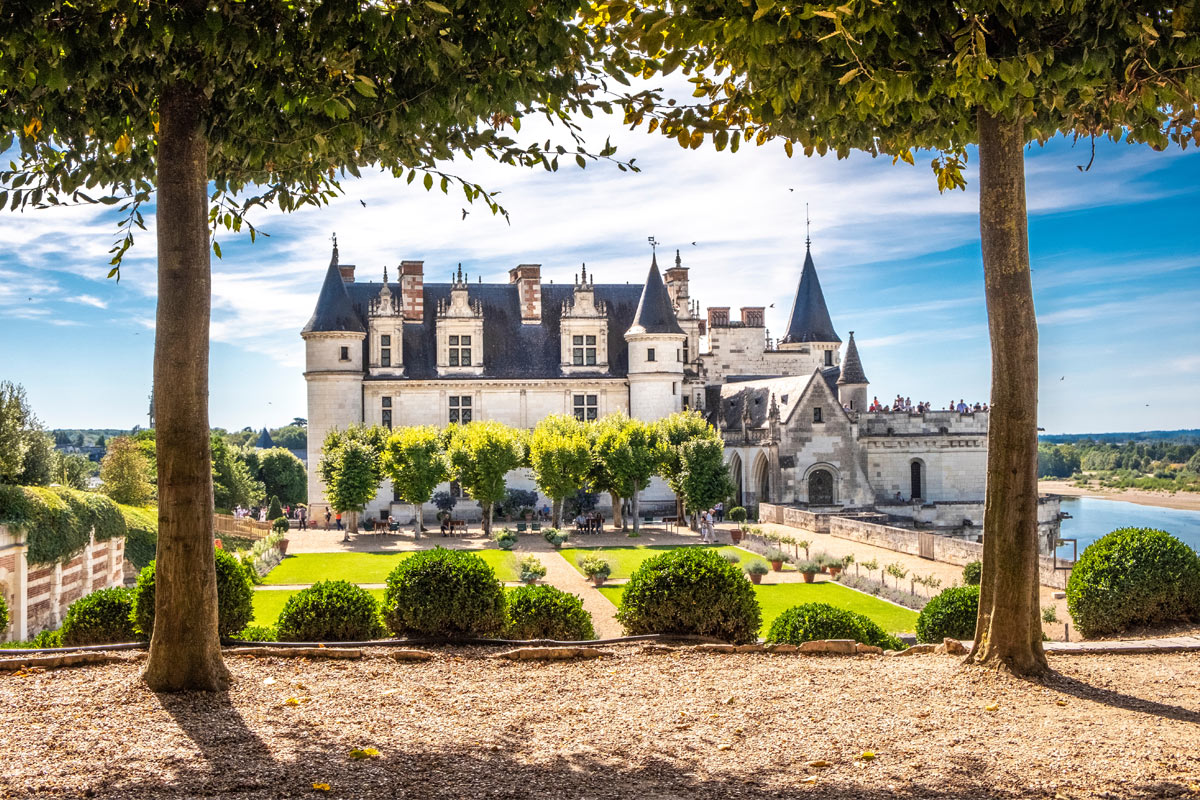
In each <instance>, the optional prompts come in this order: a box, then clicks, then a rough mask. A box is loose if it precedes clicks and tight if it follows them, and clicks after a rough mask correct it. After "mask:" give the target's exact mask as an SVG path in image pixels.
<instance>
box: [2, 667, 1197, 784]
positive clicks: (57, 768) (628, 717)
mask: <svg viewBox="0 0 1200 800" xmlns="http://www.w3.org/2000/svg"><path fill="white" fill-rule="evenodd" d="M489 652H491V651H484V650H477V649H464V648H460V649H444V650H439V651H438V656H437V658H436V659H434V660H433V661H429V662H424V663H397V662H396V661H394V660H392V659H391V658H389V657H388V655H387V652H386V651H385V650H381V649H376V650H372V651H368V657H367V658H364V659H363V660H361V661H353V662H335V661H324V660H317V661H308V660H303V659H273V658H258V659H255V658H250V657H240V656H239V657H229V658H228V663H229V666H230V669H231V671H232V672H233V675H234V678H235V683H234V687H233V689H232V690H231V691H230V692H228V693H221V694H191V695H176V696H166V695H162V696H160V695H155V694H154V693H152V692H150V691H148V690H146V689H145V688H144V687H143V686H142V685H141V683H140V680H139V671H140V669H141V667H142V664H143V662H142V660H141V659H140V658H139V657H136V656H132V657H130V660H129V661H128V662H125V663H120V664H115V665H107V666H96V667H81V668H70V669H62V670H56V671H49V672H40V673H33V674H26V675H23V676H15V675H6V676H0V765H2V769H0V797H4V798H9V797H12V798H44V797H101V798H183V797H188V798H191V797H246V798H307V797H339V798H393V797H396V798H451V797H453V798H530V797H538V798H542V797H544V798H598V799H599V798H603V799H604V800H610V799H611V798H656V799H657V798H668V799H669V798H685V797H686V798H725V797H747V798H749V797H769V798H776V797H778V798H784V797H787V798H796V797H818V798H831V799H832V798H869V799H870V800H882V799H883V798H905V799H907V798H912V799H913V800H916V798H938V799H939V800H940V799H946V800H948V799H949V798H976V797H980V798H984V797H988V798H990V797H996V798H1083V797H1103V798H1114V799H1115V798H1122V799H1124V798H1149V797H1189V798H1190V797H1195V798H1200V658H1198V657H1197V656H1196V654H1179V655H1146V656H1072V657H1054V658H1052V665H1053V666H1054V667H1055V669H1056V670H1057V672H1055V673H1054V674H1053V675H1051V676H1050V677H1049V678H1048V679H1046V680H1045V681H1044V682H1030V681H1023V680H1019V679H1014V678H1011V677H1007V676H1003V675H998V674H996V673H993V672H990V671H984V670H980V669H975V668H965V667H962V666H961V665H960V664H959V661H958V659H955V658H951V657H947V656H935V655H924V656H911V657H904V658H882V657H859V658H840V657H801V656H785V655H778V656H772V655H766V654H742V655H734V656H729V655H711V654H701V653H697V652H694V651H690V650H687V651H676V652H671V653H651V652H645V651H643V650H641V649H639V648H636V647H623V648H613V649H612V651H611V652H612V655H611V656H606V657H604V658H601V659H599V660H595V661H587V662H577V663H554V664H545V663H521V662H508V661H499V660H493V659H489V658H487V657H486V655H487V654H488V653H489ZM289 700H290V701H291V702H289ZM355 748H360V749H366V748H375V749H376V750H377V751H378V755H371V754H370V753H368V754H366V757H365V758H362V759H360V760H356V759H354V758H352V757H351V751H352V750H353V749H355ZM867 751H869V752H870V753H873V754H874V757H873V758H870V757H866V758H864V754H865V753H867ZM360 755H363V754H361V753H360ZM326 786H327V787H328V788H326Z"/></svg>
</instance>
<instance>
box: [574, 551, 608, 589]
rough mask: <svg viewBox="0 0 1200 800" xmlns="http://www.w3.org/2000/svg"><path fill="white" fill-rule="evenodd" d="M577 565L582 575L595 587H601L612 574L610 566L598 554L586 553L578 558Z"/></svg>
mask: <svg viewBox="0 0 1200 800" xmlns="http://www.w3.org/2000/svg"><path fill="white" fill-rule="evenodd" d="M578 563H579V568H580V569H581V570H583V574H584V575H586V576H588V578H590V579H591V581H592V583H593V584H595V585H596V586H603V585H604V581H605V580H607V579H608V576H609V575H611V574H612V564H609V563H608V561H607V560H605V558H604V557H603V556H601V555H600V554H599V553H586V554H584V555H582V556H580V557H579V561H578Z"/></svg>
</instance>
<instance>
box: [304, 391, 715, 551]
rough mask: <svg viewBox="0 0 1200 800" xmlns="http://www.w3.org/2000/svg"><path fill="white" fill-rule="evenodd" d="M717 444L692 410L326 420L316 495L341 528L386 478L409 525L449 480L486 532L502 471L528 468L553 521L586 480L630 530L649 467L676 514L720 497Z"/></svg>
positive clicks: (502, 487) (353, 521)
mask: <svg viewBox="0 0 1200 800" xmlns="http://www.w3.org/2000/svg"><path fill="white" fill-rule="evenodd" d="M724 449H725V446H724V443H723V442H722V440H721V436H720V434H719V433H718V432H717V431H716V430H715V429H714V428H713V427H712V426H711V425H709V424H708V423H707V422H705V420H704V418H703V417H702V416H701V415H700V414H699V413H697V412H695V411H681V412H679V413H676V414H672V415H671V416H669V417H666V418H664V419H661V420H659V421H657V422H642V421H641V420H637V419H630V418H629V417H627V416H625V415H624V414H609V415H608V416H605V417H602V418H600V419H598V420H594V421H591V422H583V421H581V420H578V419H575V418H574V417H569V416H559V415H556V416H549V417H546V418H545V419H543V420H542V421H541V422H539V423H538V425H537V427H535V428H534V429H533V430H531V431H524V430H520V429H517V428H511V427H509V426H507V425H504V424H503V423H500V422H494V421H477V422H470V423H467V424H466V425H450V426H449V427H447V428H442V429H439V428H435V427H432V426H414V427H405V428H397V429H394V430H388V429H386V428H381V427H378V426H367V425H355V426H351V427H349V428H346V429H345V430H337V429H335V430H333V431H330V432H329V434H328V435H327V436H326V437H325V441H324V444H323V446H322V448H321V461H320V464H319V466H318V469H319V470H320V474H321V479H322V480H323V481H324V482H325V498H326V500H327V501H328V502H329V505H330V506H331V507H332V508H333V509H334V510H335V511H339V512H342V513H347V514H349V515H350V526H349V527H350V530H355V529H357V527H358V514H359V513H361V512H362V510H363V509H364V508H365V507H366V505H367V504H368V503H369V502H371V500H373V499H374V498H375V495H376V494H377V492H378V491H379V486H380V484H381V483H382V482H383V481H384V480H385V479H386V480H390V481H391V482H392V487H393V489H394V491H395V493H396V496H398V497H400V498H401V499H403V500H404V502H406V503H411V504H412V505H413V507H414V508H413V510H414V512H415V517H416V522H415V526H416V530H417V531H418V533H419V532H420V530H421V519H422V516H423V513H424V504H425V503H427V502H429V500H430V498H431V497H432V495H433V492H434V490H435V489H436V488H437V487H438V485H439V484H441V483H444V482H445V481H448V480H454V481H457V482H458V483H459V485H460V486H461V487H462V489H463V491H464V492H465V493H466V494H468V495H469V496H470V497H472V498H473V499H474V500H476V501H477V502H478V503H479V505H480V507H481V508H482V509H483V526H484V530H485V531H486V532H488V533H490V532H491V521H492V508H493V506H494V505H495V504H496V503H497V502H499V501H501V500H503V499H504V494H505V491H506V489H507V486H506V483H505V480H506V477H507V475H508V474H509V473H510V472H512V471H513V470H516V469H521V468H528V469H529V470H530V471H531V472H532V473H533V477H534V480H535V481H536V482H537V486H538V488H539V489H540V490H541V491H542V493H543V494H545V495H546V496H547V497H548V498H550V500H551V502H552V504H553V524H554V525H556V526H561V525H562V507H563V501H564V500H565V499H566V498H568V497H571V496H573V495H574V494H575V493H576V492H578V491H579V490H580V489H586V490H587V491H591V492H597V493H601V492H603V493H607V494H608V495H609V496H611V498H612V505H613V524H614V525H616V526H617V527H620V528H622V529H624V528H625V522H624V520H623V519H622V516H621V503H622V501H623V500H629V501H630V502H631V504H632V511H633V528H634V530H635V531H636V530H637V529H638V528H639V514H638V498H639V495H640V493H641V491H642V490H643V489H645V488H646V487H647V486H649V485H650V480H651V478H653V477H654V476H656V475H657V476H659V477H661V478H662V479H663V480H664V481H666V482H667V485H668V486H670V488H671V491H673V492H674V493H675V497H676V508H677V511H678V512H680V513H681V515H682V512H683V511H684V510H685V509H686V510H687V511H692V512H694V511H698V510H700V509H703V508H708V507H711V506H713V505H715V504H716V503H718V502H720V501H722V500H724V499H725V498H727V497H729V495H730V494H732V493H733V491H734V486H733V482H732V480H730V477H729V472H728V470H727V469H726V466H725V462H724Z"/></svg>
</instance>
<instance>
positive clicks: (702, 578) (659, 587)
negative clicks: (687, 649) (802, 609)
mask: <svg viewBox="0 0 1200 800" xmlns="http://www.w3.org/2000/svg"><path fill="white" fill-rule="evenodd" d="M617 620H618V621H620V622H621V624H622V625H624V626H625V630H626V631H627V632H628V633H629V634H631V635H638V634H644V633H674V634H695V635H699V636H713V637H716V638H718V639H721V640H723V641H727V642H735V643H739V644H741V643H747V642H753V641H755V640H757V638H758V628H759V625H760V624H761V623H762V610H761V609H760V608H759V607H758V598H757V597H756V596H755V594H754V589H753V588H752V587H751V585H750V583H749V581H747V580H746V579H745V578H743V577H742V571H741V570H740V569H738V568H737V567H736V566H734V565H733V564H730V563H729V562H728V561H726V560H725V559H723V558H721V557H720V556H719V555H717V554H716V552H714V551H712V550H707V549H700V548H690V547H686V548H679V549H676V550H669V551H667V552H666V553H663V554H662V555H660V556H655V557H654V558H650V559H647V560H646V561H644V562H642V565H641V566H640V567H638V568H637V570H636V571H635V572H634V573H633V576H632V577H631V578H630V579H629V583H628V584H626V585H625V593H624V595H622V597H621V607H620V608H619V609H618V610H617Z"/></svg>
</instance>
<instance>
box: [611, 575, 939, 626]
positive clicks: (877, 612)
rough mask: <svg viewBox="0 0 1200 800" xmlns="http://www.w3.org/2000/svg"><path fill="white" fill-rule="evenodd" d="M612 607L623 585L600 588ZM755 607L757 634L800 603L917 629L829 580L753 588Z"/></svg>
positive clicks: (911, 620) (906, 614) (892, 609)
mask: <svg viewBox="0 0 1200 800" xmlns="http://www.w3.org/2000/svg"><path fill="white" fill-rule="evenodd" d="M600 591H601V592H603V593H604V596H605V597H607V598H608V599H609V600H611V601H612V603H613V605H616V606H619V605H620V604H621V595H622V593H623V592H624V591H625V588H624V587H623V586H605V587H603V588H601V589H600ZM754 593H755V594H757V595H758V604H759V605H760V606H761V607H762V619H763V622H762V629H761V630H760V631H759V634H760V635H762V636H766V635H767V630H768V629H769V628H770V627H771V622H773V621H774V619H775V618H776V617H777V616H779V615H780V614H781V613H783V612H784V611H786V610H787V609H789V608H791V607H792V606H798V605H801V604H802V603H828V604H829V605H831V606H836V607H838V608H845V609H848V610H850V611H857V612H858V613H859V614H863V615H865V616H868V617H870V618H871V619H873V620H875V622H877V623H878V624H879V627H881V628H883V629H884V630H885V631H887V632H888V633H912V632H913V631H914V630H916V627H917V612H915V611H911V610H909V609H907V608H900V607H899V606H894V605H892V604H891V603H885V602H884V601H883V600H880V599H878V598H875V597H871V596H869V595H865V594H862V593H861V592H856V591H854V590H853V589H847V588H846V587H845V586H842V585H840V584H837V583H833V582H832V581H828V582H821V583H778V584H774V585H771V586H755V587H754Z"/></svg>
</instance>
